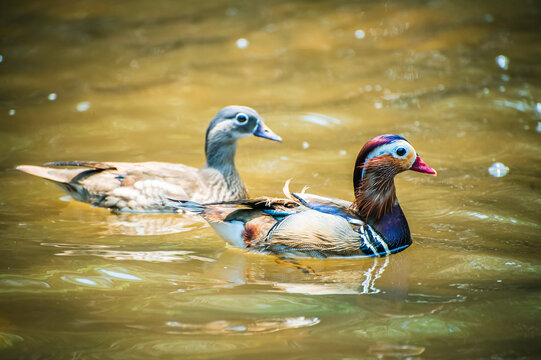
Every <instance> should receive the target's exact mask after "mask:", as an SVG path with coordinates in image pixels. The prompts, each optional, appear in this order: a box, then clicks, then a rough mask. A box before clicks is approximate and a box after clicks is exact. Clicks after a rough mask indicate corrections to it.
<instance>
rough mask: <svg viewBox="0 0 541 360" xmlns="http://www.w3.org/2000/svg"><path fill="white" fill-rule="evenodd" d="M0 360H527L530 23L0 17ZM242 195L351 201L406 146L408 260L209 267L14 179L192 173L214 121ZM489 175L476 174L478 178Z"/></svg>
mask: <svg viewBox="0 0 541 360" xmlns="http://www.w3.org/2000/svg"><path fill="white" fill-rule="evenodd" d="M0 7H1V11H0V19H1V21H0V34H1V37H0V140H1V141H0V180H1V181H2V187H0V229H1V234H2V236H1V242H0V251H1V253H0V293H1V296H0V357H1V358H5V359H11V358H14V359H15V358H21V359H68V358H69V359H128V358H129V359H148V358H163V359H171V358H190V359H224V358H235V359H252V358H254V357H259V358H278V357H282V358H295V359H301V358H302V359H305V358H310V359H371V358H382V357H383V358H392V359H396V358H403V359H406V358H409V359H415V358H425V359H442V358H461V359H529V358H532V359H533V358H537V357H538V356H539V355H538V354H539V352H540V350H541V349H540V347H541V346H540V345H539V344H540V342H539V338H540V335H541V331H540V327H539V323H540V320H541V315H540V312H539V304H540V295H541V291H540V274H541V267H540V266H541V261H540V257H539V255H540V252H539V249H538V246H539V242H540V240H541V236H540V226H541V217H540V209H541V191H540V181H539V176H540V170H541V162H540V160H541V145H540V136H541V123H540V121H541V62H540V61H539V59H540V58H541V46H539V39H540V36H541V21H540V19H541V17H540V12H541V4H540V3H539V2H538V1H533V0H532V1H527V0H518V1H514V2H509V1H493V0H491V1H488V0H487V1H475V2H472V1H464V0H457V1H445V0H429V1H414V0H408V1H333V2H326V1H300V0H299V1H272V2H270V1H220V0H211V1H206V2H201V1H166V0H156V1H152V2H147V1H130V2H110V1H103V0H96V1H91V2H90V1H82V0H75V1H70V2H66V1H59V0H50V1H45V2H44V1H34V0H28V1H24V2H21V1H12V0H4V1H3V2H2V4H1V5H0ZM230 104H239V105H247V106H251V107H253V108H255V109H256V110H257V111H258V112H259V113H260V114H261V115H262V116H263V117H264V118H265V121H266V123H267V124H268V125H269V126H270V127H271V128H272V129H273V130H274V131H275V132H276V133H278V134H279V135H281V136H282V137H283V139H284V142H283V144H281V145H279V144H276V143H271V142H268V141H264V140H260V139H253V138H250V139H246V140H242V141H241V143H240V146H239V150H238V152H237V167H238V169H239V172H240V173H241V175H242V177H243V179H244V180H245V182H246V183H247V185H248V187H249V189H250V192H251V195H252V196H260V195H272V196H280V195H281V189H282V186H283V183H284V181H285V180H286V179H288V178H293V182H292V190H296V191H298V190H300V189H301V188H302V186H304V185H309V186H310V192H312V193H315V194H320V195H325V196H333V197H338V198H343V199H351V198H352V196H353V194H352V192H353V191H352V185H351V177H352V172H353V164H354V161H355V158H356V155H357V152H358V151H359V150H360V148H361V147H362V145H363V144H364V142H365V141H366V140H368V139H369V138H371V137H373V136H375V135H378V134H382V133H396V134H400V135H402V136H404V137H406V138H407V139H408V140H409V141H410V142H411V143H412V144H413V146H414V147H415V148H416V150H417V151H418V152H419V154H420V155H421V156H422V158H423V159H424V160H425V161H426V162H427V163H428V164H429V165H430V166H432V167H434V168H436V169H437V170H438V173H439V176H438V177H437V178H433V177H429V176H423V175H420V174H416V173H404V174H401V175H400V176H399V177H398V178H397V188H398V197H399V199H400V202H401V205H402V207H403V209H404V211H405V213H406V216H407V217H408V221H409V223H410V227H411V230H412V233H413V239H414V245H413V246H412V247H410V248H409V249H407V250H406V251H404V252H402V253H400V254H397V255H393V256H391V257H389V258H386V259H342V260H303V261H302V263H303V264H306V265H308V266H310V267H312V268H313V269H314V270H315V274H304V273H302V272H301V271H299V270H297V269H295V268H293V267H288V266H285V265H281V264H277V263H275V261H274V258H273V257H271V256H264V255H254V254H249V253H245V252H243V251H241V250H238V249H231V248H227V247H226V246H225V244H224V242H223V241H222V240H221V239H219V238H218V237H217V236H216V235H215V234H214V233H213V232H212V230H211V229H210V228H209V227H208V226H207V225H206V224H205V223H204V222H203V221H201V220H199V219H198V218H196V217H190V216H183V217H181V216H173V215H114V214H111V213H109V212H108V211H107V210H105V209H98V208H93V207H90V206H88V205H86V204H81V203H77V202H75V201H72V200H69V199H67V198H65V197H64V195H63V194H62V193H61V192H60V191H59V190H58V189H57V188H56V187H54V185H53V184H50V183H47V182H45V181H43V180H40V179H37V178H34V177H31V176H28V175H26V174H22V173H18V172H16V171H15V170H14V166H16V165H17V164H23V163H24V164H42V163H45V162H49V161H55V160H100V161H150V160H153V161H168V162H182V163H185V164H188V165H192V166H200V165H202V164H203V163H204V150H203V143H204V134H205V129H206V127H207V125H208V122H209V121H210V119H211V118H212V117H213V116H214V114H215V113H216V112H217V111H218V110H219V109H220V108H222V107H223V106H226V105H230ZM498 162H499V163H502V164H501V165H493V164H495V163H498Z"/></svg>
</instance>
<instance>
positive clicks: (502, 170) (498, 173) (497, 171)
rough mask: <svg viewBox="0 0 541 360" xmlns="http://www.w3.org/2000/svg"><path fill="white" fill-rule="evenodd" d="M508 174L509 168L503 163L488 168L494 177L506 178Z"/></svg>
mask: <svg viewBox="0 0 541 360" xmlns="http://www.w3.org/2000/svg"><path fill="white" fill-rule="evenodd" d="M508 172H509V168H508V167H507V166H505V165H504V164H502V163H501V162H497V163H494V164H492V166H491V167H489V168H488V173H489V174H490V175H491V176H494V177H504V176H505V175H507V173H508Z"/></svg>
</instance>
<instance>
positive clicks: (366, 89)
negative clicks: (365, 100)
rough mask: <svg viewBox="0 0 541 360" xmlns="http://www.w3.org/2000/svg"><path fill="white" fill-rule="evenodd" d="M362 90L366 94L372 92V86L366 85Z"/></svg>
mask: <svg viewBox="0 0 541 360" xmlns="http://www.w3.org/2000/svg"><path fill="white" fill-rule="evenodd" d="M364 90H365V91H367V92H370V91H372V85H366V86H365V87H364Z"/></svg>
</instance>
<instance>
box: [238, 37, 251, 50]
mask: <svg viewBox="0 0 541 360" xmlns="http://www.w3.org/2000/svg"><path fill="white" fill-rule="evenodd" d="M249 44H250V43H249V42H248V40H246V39H244V38H241V39H238V40H237V47H238V48H239V49H246V48H247V47H248V45H249Z"/></svg>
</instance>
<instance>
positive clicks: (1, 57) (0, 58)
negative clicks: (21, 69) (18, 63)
mask: <svg viewBox="0 0 541 360" xmlns="http://www.w3.org/2000/svg"><path fill="white" fill-rule="evenodd" d="M2 61H4V57H3V56H2V55H0V63H1V62H2Z"/></svg>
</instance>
